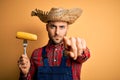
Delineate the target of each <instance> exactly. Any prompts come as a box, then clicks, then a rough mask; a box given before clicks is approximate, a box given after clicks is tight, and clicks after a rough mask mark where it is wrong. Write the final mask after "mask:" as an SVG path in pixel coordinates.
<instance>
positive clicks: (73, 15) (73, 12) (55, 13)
mask: <svg viewBox="0 0 120 80" xmlns="http://www.w3.org/2000/svg"><path fill="white" fill-rule="evenodd" d="M81 13H82V10H81V9H80V8H73V9H63V8H51V10H50V11H49V12H48V11H47V12H45V11H42V10H39V9H35V11H32V13H31V16H38V17H39V19H40V20H41V21H42V22H44V23H48V22H49V21H65V22H68V23H69V24H72V23H74V22H75V20H76V19H77V18H78V17H80V15H81Z"/></svg>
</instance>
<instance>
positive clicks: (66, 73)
mask: <svg viewBox="0 0 120 80" xmlns="http://www.w3.org/2000/svg"><path fill="white" fill-rule="evenodd" d="M81 13H82V10H81V9H79V8H73V9H63V8H52V9H51V10H50V11H49V12H43V11H42V10H38V9H36V10H35V11H32V16H38V17H39V18H40V20H41V21H42V22H44V23H46V30H47V32H48V36H49V41H48V44H47V45H46V46H44V47H42V48H38V49H36V50H34V52H33V54H32V56H31V59H30V61H29V58H28V57H27V55H24V54H23V55H22V56H21V57H20V59H19V61H18V66H19V69H20V78H19V79H20V80H80V73H81V67H82V63H83V62H85V61H86V60H87V59H88V58H89V57H90V52H89V50H88V48H87V47H86V42H85V40H84V39H81V38H79V37H77V38H75V37H71V38H67V37H66V34H67V31H68V28H69V25H70V24H72V23H74V21H75V20H76V19H77V18H78V17H79V16H80V15H81Z"/></svg>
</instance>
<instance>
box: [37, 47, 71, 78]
mask: <svg viewBox="0 0 120 80" xmlns="http://www.w3.org/2000/svg"><path fill="white" fill-rule="evenodd" d="M42 57H43V64H44V65H43V66H40V67H38V73H37V80H73V78H72V68H71V67H68V66H66V60H67V57H66V56H63V57H62V61H61V64H60V66H49V63H48V58H47V57H46V51H45V47H43V50H42Z"/></svg>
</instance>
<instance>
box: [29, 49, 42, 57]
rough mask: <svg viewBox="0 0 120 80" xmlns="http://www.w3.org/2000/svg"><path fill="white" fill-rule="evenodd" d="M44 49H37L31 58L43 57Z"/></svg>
mask: <svg viewBox="0 0 120 80" xmlns="http://www.w3.org/2000/svg"><path fill="white" fill-rule="evenodd" d="M42 49H43V47H41V48H37V49H35V50H34V51H33V53H32V55H31V58H37V57H38V56H41V54H42Z"/></svg>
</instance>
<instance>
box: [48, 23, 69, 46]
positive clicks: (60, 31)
mask: <svg viewBox="0 0 120 80" xmlns="http://www.w3.org/2000/svg"><path fill="white" fill-rule="evenodd" d="M46 29H47V31H48V36H49V38H50V40H52V41H53V42H54V43H55V44H58V43H60V42H62V40H63V37H64V36H66V34H67V30H68V24H67V22H61V21H60V22H49V23H48V24H47V25H46Z"/></svg>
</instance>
